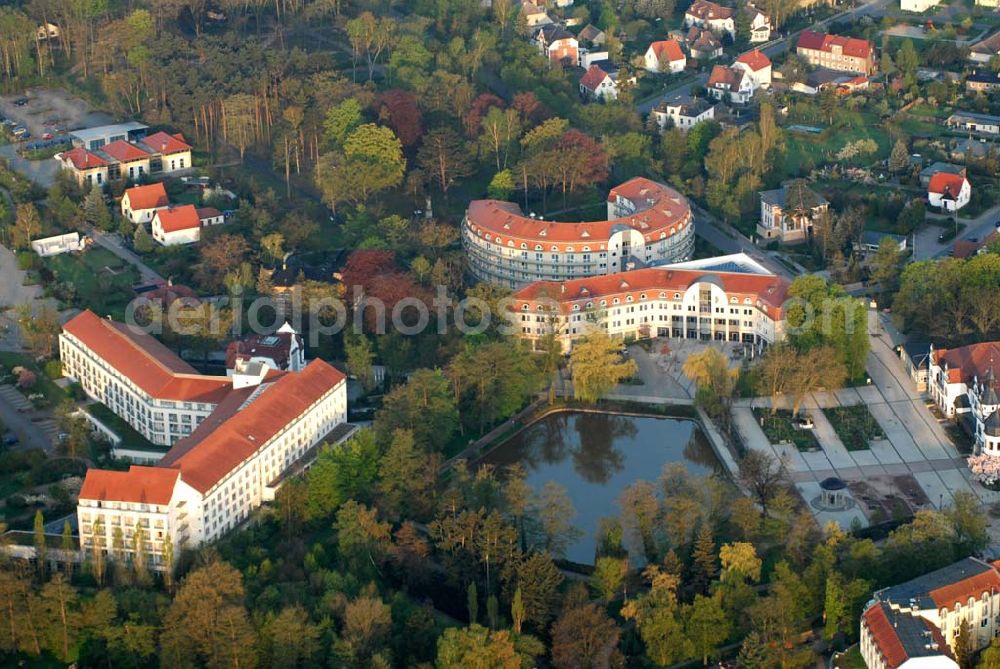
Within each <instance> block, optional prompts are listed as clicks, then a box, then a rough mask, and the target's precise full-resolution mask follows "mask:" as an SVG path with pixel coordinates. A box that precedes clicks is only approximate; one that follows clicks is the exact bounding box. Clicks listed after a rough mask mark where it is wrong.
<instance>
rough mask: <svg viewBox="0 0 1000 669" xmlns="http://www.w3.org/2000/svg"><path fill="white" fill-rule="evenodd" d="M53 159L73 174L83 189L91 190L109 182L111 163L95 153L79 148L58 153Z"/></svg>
mask: <svg viewBox="0 0 1000 669" xmlns="http://www.w3.org/2000/svg"><path fill="white" fill-rule="evenodd" d="M53 158H54V159H55V160H56V161H58V162H59V164H60V166H61V167H62V169H64V170H66V171H67V172H70V173H72V174H73V176H74V177H75V178H76V183H77V185H79V186H80V187H82V188H85V189H88V190H89V189H90V188H92V187H94V186H103V185H104V184H106V183H107V182H108V164H109V161H108V160H106V159H105V158H104V157H102V156H100V155H98V154H97V153H96V152H94V151H89V150H87V149H85V148H83V147H82V146H77V147H74V148H72V149H69V150H68V151H63V152H62V153H57V154H56V155H55V156H53Z"/></svg>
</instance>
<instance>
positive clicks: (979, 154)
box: [948, 137, 995, 160]
mask: <svg viewBox="0 0 1000 669" xmlns="http://www.w3.org/2000/svg"><path fill="white" fill-rule="evenodd" d="M994 146H995V145H994V144H993V142H987V141H986V140H985V139H983V138H972V137H967V138H965V139H958V140H954V141H953V143H952V146H951V149H950V150H949V153H948V157H950V158H951V159H952V160H969V159H970V158H985V157H986V156H988V155H989V153H990V151H992V150H994Z"/></svg>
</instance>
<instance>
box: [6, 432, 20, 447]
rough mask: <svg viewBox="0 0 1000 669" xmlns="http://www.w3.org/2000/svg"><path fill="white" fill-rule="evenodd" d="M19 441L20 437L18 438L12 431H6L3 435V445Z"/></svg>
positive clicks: (14, 443) (13, 444)
mask: <svg viewBox="0 0 1000 669" xmlns="http://www.w3.org/2000/svg"><path fill="white" fill-rule="evenodd" d="M19 441H20V439H18V438H17V435H16V434H14V433H13V432H7V433H6V434H4V435H3V445H4V446H15V445H17V442H19Z"/></svg>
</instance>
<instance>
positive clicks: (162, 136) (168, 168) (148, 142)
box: [139, 131, 193, 174]
mask: <svg viewBox="0 0 1000 669" xmlns="http://www.w3.org/2000/svg"><path fill="white" fill-rule="evenodd" d="M139 144H140V145H141V146H142V147H143V148H145V149H146V151H148V152H149V153H150V154H152V155H153V156H154V157H153V158H152V159H150V170H151V171H152V172H153V173H154V174H160V173H163V174H173V173H177V172H183V171H184V170H189V169H191V167H193V165H192V164H191V145H190V144H188V143H187V141H186V140H185V139H184V135H182V134H180V133H176V134H173V135H170V134H168V133H165V132H163V131H160V132H154V133H153V134H152V135H148V136H147V137H145V138H143V139H142V140H140V141H139Z"/></svg>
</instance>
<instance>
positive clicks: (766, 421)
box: [753, 408, 820, 451]
mask: <svg viewBox="0 0 1000 669" xmlns="http://www.w3.org/2000/svg"><path fill="white" fill-rule="evenodd" d="M753 415H754V418H756V419H757V424H758V425H760V427H761V429H762V430H763V431H764V435H765V436H766V437H767V440H768V441H769V442H771V443H772V444H783V443H792V444H795V447H796V448H797V449H799V450H800V451H818V450H820V446H819V442H818V441H817V440H816V435H814V434H813V432H812V430H799V429H797V428H796V427H795V426H794V424H793V422H792V412H791V411H787V410H784V409H778V410H777V411H776V412H773V413H772V412H771V410H770V409H768V408H756V409H754V410H753Z"/></svg>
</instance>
